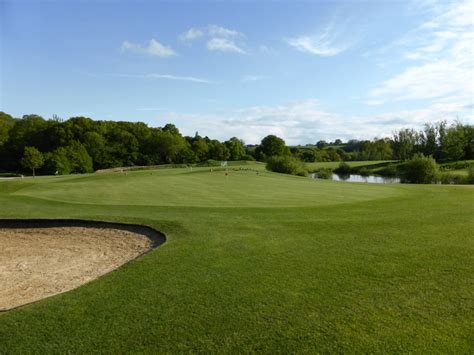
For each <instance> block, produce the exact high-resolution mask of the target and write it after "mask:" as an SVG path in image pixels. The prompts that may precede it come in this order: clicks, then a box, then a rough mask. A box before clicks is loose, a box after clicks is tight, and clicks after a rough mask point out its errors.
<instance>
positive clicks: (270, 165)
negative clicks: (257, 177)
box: [266, 155, 308, 176]
mask: <svg viewBox="0 0 474 355" xmlns="http://www.w3.org/2000/svg"><path fill="white" fill-rule="evenodd" d="M266 168H267V170H270V171H273V172H276V173H283V174H291V175H299V176H307V175H308V170H307V169H306V167H305V165H304V164H303V162H302V161H301V160H298V159H296V158H294V157H291V156H287V155H281V156H274V157H271V158H270V159H269V160H268V161H267V166H266Z"/></svg>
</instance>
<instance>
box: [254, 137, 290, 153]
mask: <svg viewBox="0 0 474 355" xmlns="http://www.w3.org/2000/svg"><path fill="white" fill-rule="evenodd" d="M260 147H261V151H262V153H263V154H265V157H266V158H270V157H272V156H274V155H284V154H285V153H286V145H285V141H284V140H283V139H281V138H279V137H277V136H275V135H273V134H270V135H268V136H266V137H265V138H263V139H262V142H261V143H260Z"/></svg>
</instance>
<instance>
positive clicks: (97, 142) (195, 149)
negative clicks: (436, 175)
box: [0, 112, 474, 174]
mask: <svg viewBox="0 0 474 355" xmlns="http://www.w3.org/2000/svg"><path fill="white" fill-rule="evenodd" d="M417 153H423V154H425V155H431V156H433V157H434V158H435V159H436V160H438V161H450V160H461V159H474V127H473V126H472V125H465V124H461V123H459V122H458V123H454V124H451V125H448V124H447V123H446V122H439V123H436V124H426V125H425V127H424V129H423V130H421V131H415V130H413V129H402V130H400V131H398V132H395V133H394V135H393V137H390V138H380V139H373V140H350V141H348V142H346V143H344V142H342V140H340V139H338V140H335V141H334V142H325V141H319V142H317V143H316V144H314V145H306V146H296V147H295V146H294V147H289V146H287V145H286V143H285V141H284V140H283V139H281V138H279V137H277V136H274V135H268V136H267V137H265V138H264V139H263V140H262V141H261V143H260V144H259V145H254V146H250V145H248V146H246V145H245V144H244V142H243V141H242V140H240V139H238V138H236V137H232V138H230V139H229V140H227V141H223V142H220V141H219V140H216V139H211V138H209V137H207V136H204V137H203V136H200V135H199V134H198V133H197V132H196V134H195V135H194V136H183V135H182V134H181V133H180V132H179V130H178V128H177V127H176V126H175V125H173V124H171V123H169V124H166V125H165V126H163V127H149V126H148V125H147V124H145V123H142V122H116V121H96V120H92V119H90V118H87V117H72V118H70V119H68V120H62V119H60V118H58V117H53V118H52V119H44V118H43V117H41V116H39V115H24V116H23V117H22V118H14V117H12V116H11V115H8V114H6V113H4V112H0V171H8V172H22V171H25V170H38V172H39V173H41V174H69V173H85V172H92V171H94V170H97V169H106V168H114V167H121V166H138V165H159V164H183V163H184V164H195V163H203V162H206V161H209V160H214V161H225V160H259V161H268V160H269V159H270V158H271V157H274V156H285V155H287V156H293V157H294V158H296V159H298V160H301V161H304V162H315V161H343V160H387V159H396V160H407V159H410V158H412V157H413V156H414V155H415V154H417Z"/></svg>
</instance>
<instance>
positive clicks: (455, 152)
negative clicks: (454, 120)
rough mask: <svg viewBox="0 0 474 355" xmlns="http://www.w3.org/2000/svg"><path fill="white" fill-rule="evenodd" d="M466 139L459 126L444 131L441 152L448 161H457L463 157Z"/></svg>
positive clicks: (462, 129) (462, 128)
mask: <svg viewBox="0 0 474 355" xmlns="http://www.w3.org/2000/svg"><path fill="white" fill-rule="evenodd" d="M466 146H467V139H466V136H465V131H464V127H463V126H462V125H461V124H459V123H458V124H456V125H454V126H451V127H449V128H448V129H447V131H446V136H445V138H444V146H443V152H444V153H445V156H446V158H447V159H448V160H452V161H453V160H459V159H462V158H463V157H464V154H465V148H466Z"/></svg>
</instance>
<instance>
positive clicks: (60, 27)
mask: <svg viewBox="0 0 474 355" xmlns="http://www.w3.org/2000/svg"><path fill="white" fill-rule="evenodd" d="M0 51H1V53H0V61H1V62H0V68H1V70H0V94H1V96H0V110H1V111H5V112H8V113H10V114H12V115H14V116H16V117H21V116H22V115H24V114H29V113H37V114H40V115H42V116H44V117H51V116H52V115H53V114H55V115H58V116H60V117H62V118H68V117H70V116H78V115H83V116H89V117H92V118H95V119H113V120H125V121H144V122H146V123H148V124H149V125H150V126H162V125H164V124H165V123H168V122H172V123H174V124H175V125H176V126H177V127H178V128H179V129H180V130H181V132H182V133H184V134H187V135H193V134H194V132H196V131H199V133H200V134H201V135H208V136H210V137H212V138H218V139H227V138H229V137H231V136H237V137H239V138H242V139H244V140H245V142H246V143H258V142H259V141H260V139H261V138H262V137H264V136H265V135H267V134H276V135H278V136H281V137H283V138H284V139H285V140H286V141H287V143H290V144H306V143H314V142H316V141H317V140H320V139H326V140H333V139H336V138H341V139H344V140H345V139H350V138H374V137H377V136H378V137H381V136H386V135H391V133H392V132H393V131H394V130H397V129H399V128H401V127H414V128H420V127H421V126H422V125H423V123H425V122H436V121H439V120H443V119H446V120H448V121H453V120H456V119H458V120H460V121H461V122H464V123H470V124H474V0H470V1H453V2H449V1H440V2H436V1H425V0H422V1H409V0H403V1H399V2H397V1H380V0H379V1H373V2H371V1H357V0H352V1H348V0H346V1H342V2H337V1H290V0H287V1H247V0H241V1H131V0H129V1H125V0H122V1H113V0H107V1H105V0H104V1H85V0H84V1H79V0H77V1H66V0H63V1H25V0H15V1H13V0H0Z"/></svg>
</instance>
